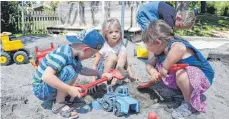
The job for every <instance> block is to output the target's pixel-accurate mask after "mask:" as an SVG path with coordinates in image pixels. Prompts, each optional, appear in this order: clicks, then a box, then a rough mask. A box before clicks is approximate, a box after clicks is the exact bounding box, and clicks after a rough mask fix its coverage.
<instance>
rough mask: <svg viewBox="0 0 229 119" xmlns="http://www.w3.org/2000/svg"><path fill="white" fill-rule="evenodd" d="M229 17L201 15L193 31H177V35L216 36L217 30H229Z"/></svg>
mask: <svg viewBox="0 0 229 119" xmlns="http://www.w3.org/2000/svg"><path fill="white" fill-rule="evenodd" d="M228 21H229V17H223V16H217V15H210V14H209V15H199V16H197V20H196V23H195V25H194V27H193V29H190V30H176V31H175V33H177V34H179V35H186V36H208V37H212V36H214V31H215V30H229V22H228Z"/></svg>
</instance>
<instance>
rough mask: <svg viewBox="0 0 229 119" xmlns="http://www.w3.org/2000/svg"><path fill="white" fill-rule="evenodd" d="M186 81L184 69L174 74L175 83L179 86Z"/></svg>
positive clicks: (186, 76)
mask: <svg viewBox="0 0 229 119" xmlns="http://www.w3.org/2000/svg"><path fill="white" fill-rule="evenodd" d="M187 80H188V75H187V72H186V71H185V70H184V69H181V70H178V71H177V72H176V83H177V84H181V83H184V82H185V81H187Z"/></svg>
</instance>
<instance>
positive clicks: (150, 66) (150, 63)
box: [146, 57, 159, 81]
mask: <svg viewBox="0 0 229 119" xmlns="http://www.w3.org/2000/svg"><path fill="white" fill-rule="evenodd" d="M155 64H156V59H155V57H152V58H151V59H150V60H148V62H147V63H146V71H147V72H148V74H149V75H150V76H151V80H153V81H158V80H159V77H158V75H159V72H158V71H157V70H156V69H155V68H154V66H155Z"/></svg>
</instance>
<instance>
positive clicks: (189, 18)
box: [179, 11, 196, 28]
mask: <svg viewBox="0 0 229 119" xmlns="http://www.w3.org/2000/svg"><path fill="white" fill-rule="evenodd" d="M179 15H181V21H182V22H183V23H184V25H185V26H187V27H189V28H190V27H192V26H193V24H195V21H196V16H195V13H194V12H192V11H181V12H180V13H179Z"/></svg>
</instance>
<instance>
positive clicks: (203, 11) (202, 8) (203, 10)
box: [200, 1, 207, 13]
mask: <svg viewBox="0 0 229 119" xmlns="http://www.w3.org/2000/svg"><path fill="white" fill-rule="evenodd" d="M206 3H207V2H206V1H201V2H200V4H201V5H200V6H201V11H200V13H206Z"/></svg>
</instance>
